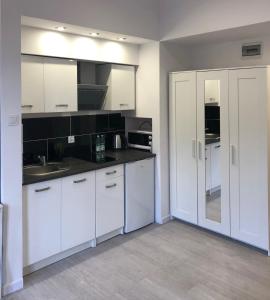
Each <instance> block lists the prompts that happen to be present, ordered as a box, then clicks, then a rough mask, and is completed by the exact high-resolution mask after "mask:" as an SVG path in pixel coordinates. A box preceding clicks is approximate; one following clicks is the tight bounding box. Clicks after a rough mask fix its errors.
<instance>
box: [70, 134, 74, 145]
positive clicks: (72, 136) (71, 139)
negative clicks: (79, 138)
mask: <svg viewBox="0 0 270 300" xmlns="http://www.w3.org/2000/svg"><path fill="white" fill-rule="evenodd" d="M68 143H69V144H74V143H75V136H74V135H70V136H69V137H68Z"/></svg>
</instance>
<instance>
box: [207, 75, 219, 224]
mask: <svg viewBox="0 0 270 300" xmlns="http://www.w3.org/2000/svg"><path fill="white" fill-rule="evenodd" d="M220 151H221V141H220V81H219V80H205V205H206V209H205V211H206V219H208V220H211V221H214V222H218V223H221V165H220V164H221V157H220Z"/></svg>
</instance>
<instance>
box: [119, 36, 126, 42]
mask: <svg viewBox="0 0 270 300" xmlns="http://www.w3.org/2000/svg"><path fill="white" fill-rule="evenodd" d="M126 39H127V38H126V37H119V38H118V41H122V42H123V41H125V40H126Z"/></svg>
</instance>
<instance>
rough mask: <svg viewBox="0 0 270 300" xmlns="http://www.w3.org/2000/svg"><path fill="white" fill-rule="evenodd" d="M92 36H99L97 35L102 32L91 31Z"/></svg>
mask: <svg viewBox="0 0 270 300" xmlns="http://www.w3.org/2000/svg"><path fill="white" fill-rule="evenodd" d="M89 34H90V35H91V36H93V37H97V36H99V35H100V33H99V32H91V33H89Z"/></svg>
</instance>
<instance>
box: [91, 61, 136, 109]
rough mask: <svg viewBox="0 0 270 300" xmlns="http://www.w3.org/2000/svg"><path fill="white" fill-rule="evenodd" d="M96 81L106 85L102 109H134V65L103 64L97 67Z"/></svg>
mask: <svg viewBox="0 0 270 300" xmlns="http://www.w3.org/2000/svg"><path fill="white" fill-rule="evenodd" d="M97 81H98V83H99V84H106V85H108V92H107V95H106V98H105V102H104V103H105V104H104V110H135V67H134V66H123V65H113V64H104V65H100V66H98V68H97Z"/></svg>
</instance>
